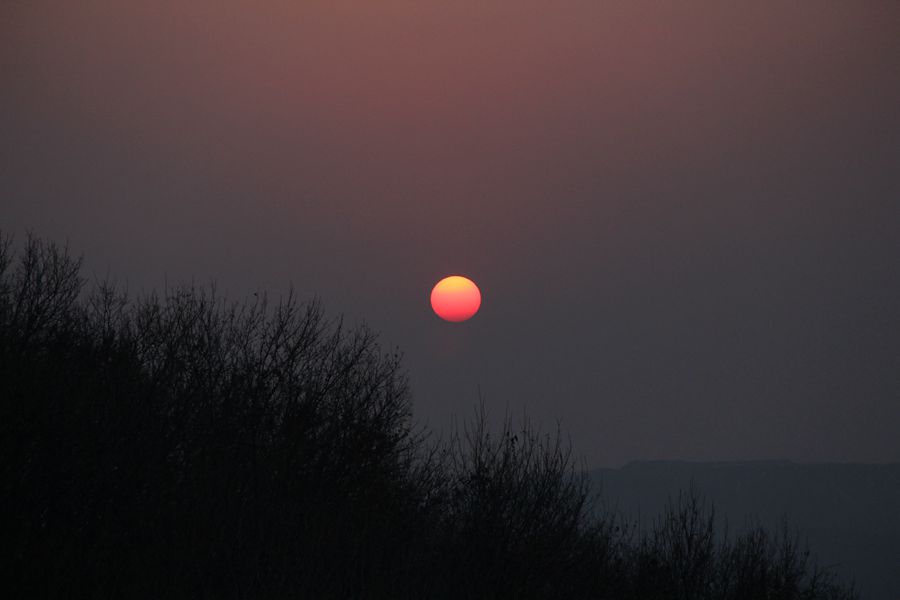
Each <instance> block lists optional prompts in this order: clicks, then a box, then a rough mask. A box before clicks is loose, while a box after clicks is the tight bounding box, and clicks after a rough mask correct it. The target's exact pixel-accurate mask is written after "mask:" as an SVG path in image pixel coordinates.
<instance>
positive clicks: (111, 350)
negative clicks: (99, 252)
mask: <svg viewBox="0 0 900 600" xmlns="http://www.w3.org/2000/svg"><path fill="white" fill-rule="evenodd" d="M0 453H2V459H3V460H2V461H0V469H2V471H0V473H2V475H0V477H2V481H0V486H2V500H0V501H2V505H0V519H2V521H0V526H2V531H3V533H4V542H3V546H2V548H3V550H2V552H3V554H2V556H0V559H2V564H3V569H4V571H5V573H4V581H5V582H7V586H8V587H9V588H10V590H11V591H16V592H17V594H15V595H16V596H19V595H21V596H37V597H58V596H66V597H78V596H82V597H91V598H97V597H190V598H204V597H209V598H223V597H235V598H247V597H250V598H257V597H258V598H281V597H292V598H298V597H299V598H436V599H440V598H508V597H517V598H617V599H627V598H683V599H694V598H698V599H700V598H704V599H705V598H717V599H718V598H721V599H735V600H737V599H744V598H747V599H750V598H753V599H756V598H767V599H769V598H779V599H786V600H790V599H801V598H802V599H825V598H828V599H844V598H853V597H854V595H853V593H852V591H849V590H846V589H844V588H841V587H840V586H837V585H835V584H833V583H832V582H831V580H830V579H829V578H828V576H827V574H825V573H822V572H820V571H818V570H816V569H815V568H814V567H811V566H809V565H810V563H809V562H808V558H807V554H806V553H804V552H802V551H801V550H800V549H799V547H798V545H797V544H796V541H795V540H794V539H793V538H790V537H789V536H786V535H776V536H770V535H769V534H768V533H767V532H765V531H764V530H762V529H755V530H752V531H751V532H749V533H747V534H745V535H743V536H740V537H738V538H736V539H735V540H734V541H733V542H731V541H728V540H724V541H717V538H716V536H715V534H714V530H713V527H714V525H713V519H712V516H711V515H709V514H708V513H707V512H705V511H706V509H705V507H704V506H702V503H700V502H699V500H697V499H696V498H691V499H688V500H687V501H684V500H683V501H681V503H679V504H673V505H672V506H671V507H670V511H669V512H668V513H667V514H666V515H665V516H664V517H663V519H662V520H661V521H660V522H659V523H658V526H657V527H656V528H654V529H653V530H652V531H651V532H649V533H647V532H643V533H639V532H638V531H637V528H636V527H634V526H633V524H629V523H625V522H623V521H621V520H619V519H616V518H614V517H612V516H609V515H603V516H601V517H599V518H597V517H595V512H594V511H593V509H592V502H591V501H592V497H591V494H590V490H589V488H588V485H587V482H586V479H585V477H584V475H583V473H582V472H581V470H579V469H578V468H576V463H575V461H574V460H573V454H572V450H571V448H570V446H569V445H568V444H565V443H563V442H562V441H561V436H560V434H559V432H557V433H556V434H555V435H548V434H542V433H541V432H540V431H539V430H538V429H537V428H535V427H533V426H532V425H531V424H530V423H529V422H528V421H527V420H523V421H522V422H521V423H519V424H516V425H515V426H514V425H513V423H512V421H511V420H510V419H508V418H507V419H506V420H505V421H504V422H503V424H502V427H501V428H500V430H499V431H496V432H494V433H492V432H491V429H490V426H489V424H488V421H487V419H486V417H485V414H484V411H483V410H482V411H481V412H479V413H477V414H476V417H475V419H474V420H473V421H472V422H470V423H466V424H464V425H463V426H462V427H461V428H460V429H458V430H456V431H455V432H453V433H452V434H451V435H450V437H449V439H448V440H446V441H441V440H437V441H435V440H434V439H433V438H432V437H430V436H429V434H428V432H426V431H424V430H417V429H416V428H415V427H414V426H413V425H412V420H411V399H410V393H409V390H408V386H407V381H406V376H405V373H404V371H403V368H402V365H401V357H400V356H399V354H398V353H397V352H396V351H386V350H384V349H382V348H381V347H380V346H379V344H378V341H377V339H376V337H375V336H374V335H373V334H372V333H371V332H370V331H369V330H367V329H366V328H365V327H361V326H360V327H347V326H346V325H345V324H344V323H343V322H342V321H341V320H340V319H329V318H327V317H326V316H325V313H324V311H323V309H322V307H321V306H320V304H319V303H318V302H315V301H313V302H308V303H301V302H299V301H298V300H297V299H296V298H295V297H294V296H293V295H289V296H288V297H287V298H285V299H282V300H280V301H278V302H273V303H270V302H269V301H268V300H267V299H266V297H265V295H260V296H257V297H255V298H254V299H253V300H252V301H250V302H245V303H234V302H228V301H226V300H225V299H223V298H222V297H220V296H219V295H218V294H217V293H216V291H215V290H214V289H201V288H197V287H178V288H175V289H172V290H168V291H166V293H165V294H163V295H162V296H158V295H154V294H151V295H147V296H144V297H140V298H137V299H131V298H130V297H129V296H128V295H127V294H125V293H124V292H123V291H122V290H120V289H118V288H117V287H116V286H115V285H114V284H112V283H111V282H109V281H105V282H96V283H95V284H93V285H92V286H87V285H86V281H85V280H84V278H82V276H81V260H80V259H78V258H76V257H73V256H71V255H70V253H69V252H68V249H67V248H65V247H60V246H58V245H56V244H53V243H49V242H45V241H42V240H40V239H38V238H36V237H33V236H29V237H28V239H27V240H25V242H24V244H23V246H22V248H21V249H20V251H19V252H18V253H14V252H13V244H12V241H11V240H10V239H9V238H6V237H3V236H0ZM10 597H12V596H10Z"/></svg>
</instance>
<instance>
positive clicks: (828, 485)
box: [590, 460, 900, 600]
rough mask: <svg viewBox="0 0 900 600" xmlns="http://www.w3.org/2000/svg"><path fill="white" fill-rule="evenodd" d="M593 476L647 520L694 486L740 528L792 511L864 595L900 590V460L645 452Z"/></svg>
mask: <svg viewBox="0 0 900 600" xmlns="http://www.w3.org/2000/svg"><path fill="white" fill-rule="evenodd" d="M590 477H591V480H592V483H593V484H594V485H595V487H596V489H597V490H598V492H600V494H601V496H600V498H601V503H602V505H603V506H605V507H607V508H611V509H613V510H616V511H619V512H621V513H623V514H626V515H628V516H631V517H639V518H640V519H641V521H642V522H643V523H652V521H653V519H654V518H655V516H656V515H658V514H659V513H660V512H661V511H662V510H663V509H664V507H665V504H666V502H667V500H668V499H669V498H674V497H677V495H678V493H679V491H681V490H687V489H688V488H690V487H691V486H693V487H694V488H695V489H696V490H698V491H699V492H700V493H701V494H703V495H704V496H705V497H706V499H707V500H708V501H710V502H711V503H712V504H713V505H714V506H715V509H716V514H717V516H719V517H721V518H722V519H723V520H727V522H728V524H729V527H731V528H732V529H734V528H740V527H741V526H743V525H745V524H747V523H748V522H758V523H761V524H763V525H766V526H769V527H774V526H776V525H777V524H778V523H779V522H780V521H781V520H782V519H783V518H787V521H788V525H789V526H790V527H792V528H797V529H798V530H799V533H800V535H801V537H802V538H805V539H806V540H808V543H809V547H810V549H811V550H812V552H813V553H814V554H815V555H817V557H818V562H819V564H821V565H823V566H824V565H827V566H832V567H834V569H835V571H836V572H837V573H838V575H839V576H840V577H842V578H844V579H845V580H851V579H853V580H855V581H856V583H857V585H858V587H859V588H860V590H861V591H862V597H863V598H866V599H869V600H897V599H898V598H900V463H884V464H880V463H874V464H868V463H795V462H792V461H790V460H748V461H716V462H692V461H684V460H642V461H634V462H631V463H628V464H627V465H625V466H624V467H622V468H620V469H596V470H594V471H591V472H590Z"/></svg>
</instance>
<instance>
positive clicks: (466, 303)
mask: <svg viewBox="0 0 900 600" xmlns="http://www.w3.org/2000/svg"><path fill="white" fill-rule="evenodd" d="M480 307H481V290H479V289H478V286H477V285H475V282H474V281H472V280H471V279H469V278H468V277H463V276H462V275H451V276H449V277H444V278H443V279H441V280H440V281H438V282H437V284H436V285H435V286H434V288H433V289H432V290H431V308H433V309H434V312H435V313H436V314H437V316H439V317H440V318H442V319H444V320H445V321H450V322H451V323H461V322H462V321H468V320H469V319H471V318H472V316H474V315H475V313H477V312H478V309H479V308H480Z"/></svg>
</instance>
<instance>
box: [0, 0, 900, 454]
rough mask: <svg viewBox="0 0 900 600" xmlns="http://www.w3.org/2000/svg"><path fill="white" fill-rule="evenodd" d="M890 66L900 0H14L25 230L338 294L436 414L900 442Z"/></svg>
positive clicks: (423, 414)
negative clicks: (444, 287) (434, 305)
mask: <svg viewBox="0 0 900 600" xmlns="http://www.w3.org/2000/svg"><path fill="white" fill-rule="evenodd" d="M898 73H900V3H897V2H889V1H885V2H875V1H872V2H866V1H861V2H828V1H821V2H812V1H809V2H790V3H789V2H777V3H766V2H752V3H750V2H747V3H723V2H712V1H710V2H678V3H673V2H598V1H596V0H591V1H588V0H577V1H576V0H562V1H554V2H551V1H549V0H548V1H543V0H541V1H538V0H524V1H523V0H517V1H512V0H479V1H478V2H475V1H472V2H469V1H461V2H438V1H436V0H430V1H429V0H416V1H413V0H408V1H399V0H386V1H377V2H376V1H373V2H349V1H343V0H328V1H325V0H321V1H312V2H293V1H291V2H288V1H284V2H279V1H272V2H266V3H259V2H250V1H249V0H248V1H243V2H237V1H233V0H228V1H224V2H222V1H216V2H213V1H211V0H209V1H207V0H202V1H193V2H180V1H179V2H161V1H152V2H151V1H149V0H146V1H134V2H115V1H113V0H108V1H89V0H85V1H81V2H66V3H51V2H40V1H35V2H24V1H15V0H14V1H7V2H3V3H2V4H0V228H2V229H3V230H5V231H7V232H11V233H15V234H17V235H19V236H21V235H23V234H24V232H25V231H27V230H29V229H30V230H33V231H34V232H35V233H37V234H38V235H40V236H42V237H46V238H50V239H54V240H58V241H65V240H68V241H69V243H70V245H71V246H72V248H74V249H75V250H77V251H80V252H83V253H84V254H85V255H86V259H87V265H88V268H89V269H90V270H91V271H93V272H96V273H97V274H98V275H100V276H103V275H105V274H106V273H107V272H108V273H110V274H111V275H113V276H115V277H117V278H119V279H120V280H122V281H127V282H128V284H129V287H130V288H131V289H132V290H133V291H139V290H142V289H143V290H146V289H150V288H153V287H161V286H162V285H163V283H164V282H165V281H166V280H168V281H170V282H172V281H184V280H188V279H190V278H194V279H196V280H197V281H200V282H207V281H211V280H215V281H216V282H218V285H219V287H220V289H223V290H225V291H227V292H228V293H229V295H231V296H233V297H241V296H242V295H244V294H246V293H249V292H252V291H254V290H257V289H266V290H269V291H270V292H272V293H273V294H275V295H277V294H279V293H283V292H284V291H285V290H286V289H288V286H289V285H291V284H293V286H294V287H295V288H296V290H297V291H298V292H299V293H300V294H301V295H302V296H304V297H307V296H312V295H313V294H317V295H319V296H320V297H321V298H322V299H323V301H324V302H325V305H326V308H327V310H328V311H329V312H330V313H331V314H335V315H336V314H338V313H344V314H345V315H346V316H347V317H348V318H349V319H350V320H351V321H362V320H365V321H366V322H367V323H369V324H370V325H371V326H372V327H373V328H374V329H375V330H377V331H378V332H380V334H381V338H382V340H383V342H384V343H385V344H387V345H399V346H400V348H401V350H402V351H403V352H404V353H405V355H406V365H407V367H408V369H409V372H410V376H411V381H412V384H413V389H414V393H415V411H416V417H417V418H418V419H419V420H421V421H423V422H427V423H429V424H431V425H433V426H435V427H438V428H440V427H443V426H445V425H447V424H448V423H449V421H450V418H451V416H452V415H454V414H456V415H460V414H461V415H469V414H471V412H472V407H473V405H474V404H476V403H477V401H478V390H479V388H480V390H481V393H482V394H483V396H484V399H485V402H486V404H487V407H488V409H489V411H490V412H491V413H492V414H493V415H495V416H500V415H501V414H502V412H503V411H504V409H505V407H507V406H509V408H510V409H511V410H512V411H513V412H516V413H518V412H521V411H522V410H523V409H526V410H527V411H528V412H529V413H530V414H531V415H532V417H533V418H534V419H535V420H537V421H541V422H543V423H544V424H545V425H546V426H548V427H549V428H553V427H555V422H556V421H557V420H560V421H561V423H562V427H563V430H564V431H566V432H567V433H568V434H570V435H571V437H572V440H573V441H574V443H575V445H576V448H577V450H578V451H579V452H581V453H582V454H583V455H584V456H585V458H586V460H587V463H588V465H589V466H601V465H606V466H614V465H619V464H622V463H623V462H626V461H629V460H634V459H652V458H682V459H698V460H700V459H709V460H724V459H746V458H789V459H793V460H800V461H832V460H835V461H898V460H900V436H898V435H897V431H898V427H900V76H898ZM452 273H460V274H464V275H466V276H468V277H471V278H472V279H474V280H475V281H476V282H477V283H478V284H479V285H480V287H481V290H482V294H483V297H484V303H483V305H482V310H481V312H480V313H479V314H478V315H477V316H476V317H475V318H474V319H472V320H471V321H469V322H467V323H465V324H461V325H451V324H447V323H444V322H442V321H440V320H439V319H438V318H437V317H436V316H434V315H433V314H432V313H431V310H430V308H429V305H428V294H429V292H430V289H431V286H432V285H433V284H434V283H435V282H436V281H437V280H438V279H440V278H441V277H442V276H444V275H448V274H452Z"/></svg>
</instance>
